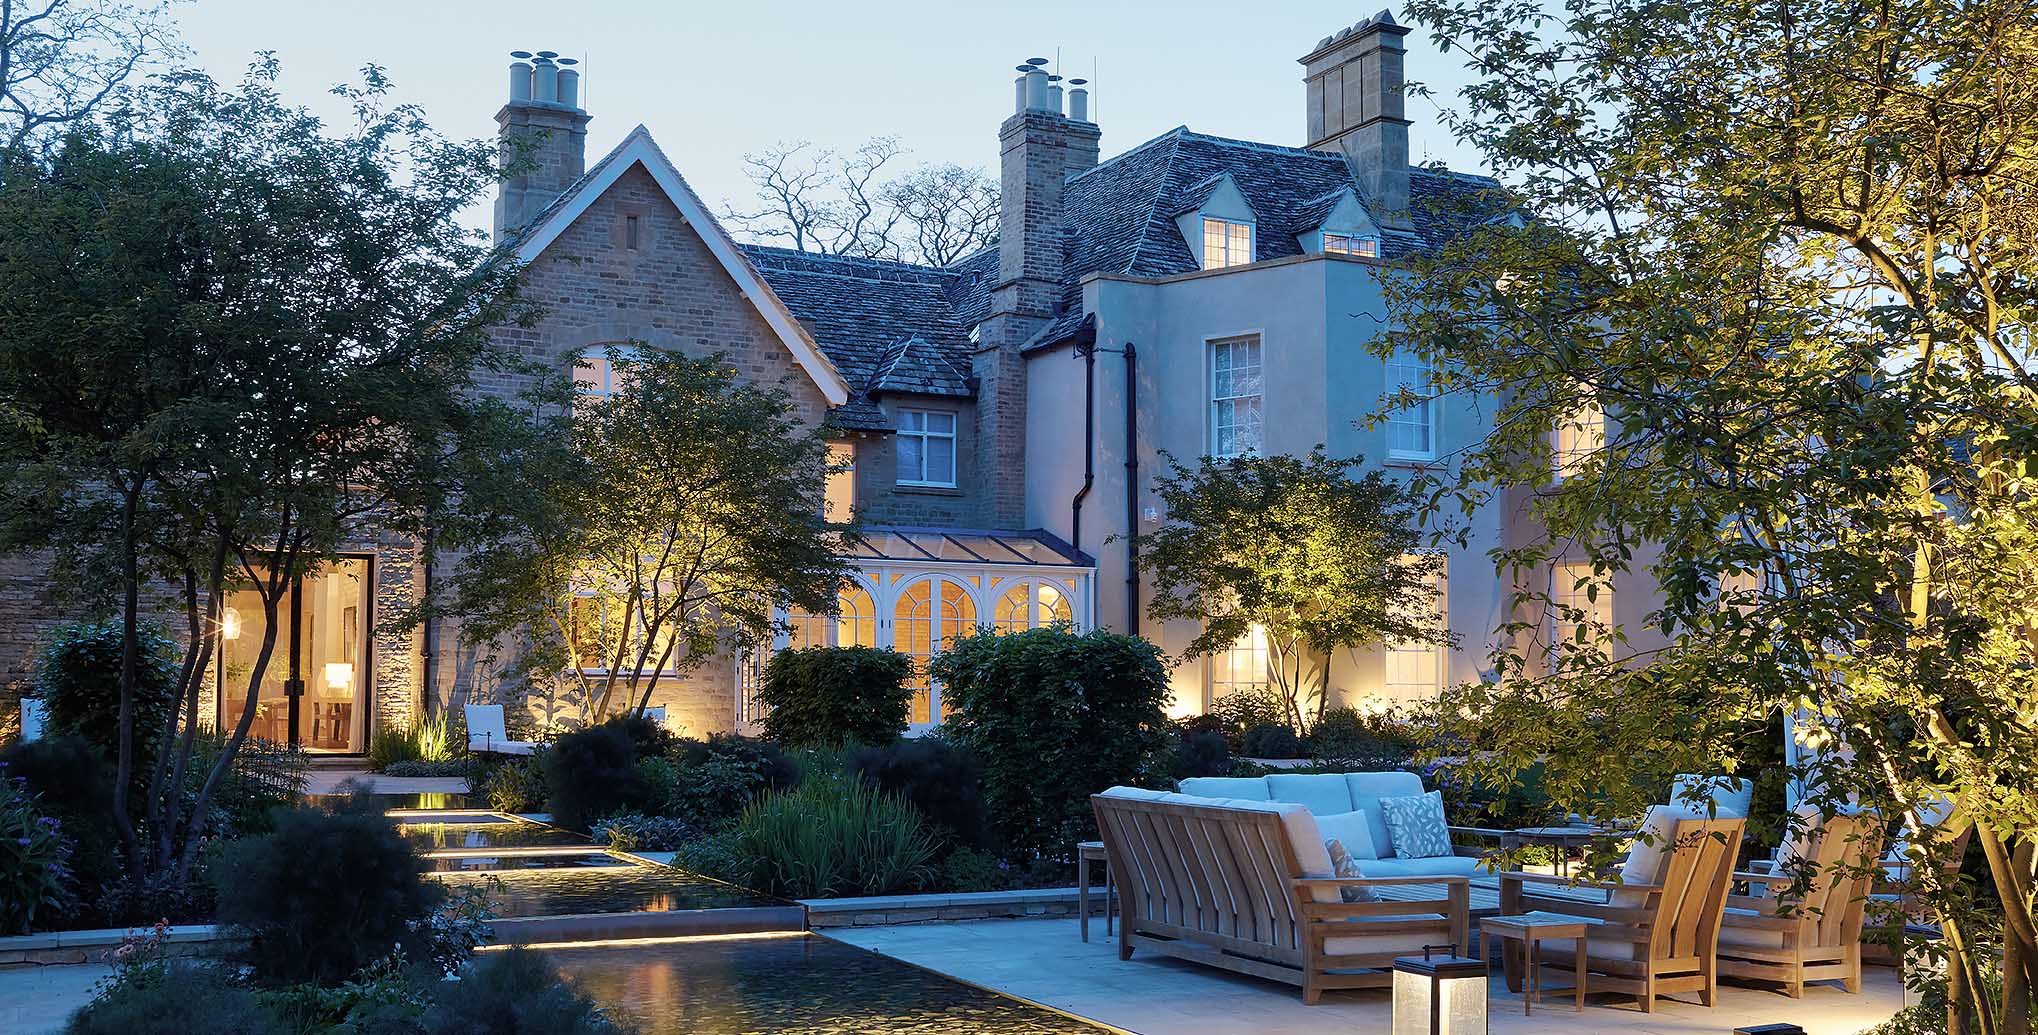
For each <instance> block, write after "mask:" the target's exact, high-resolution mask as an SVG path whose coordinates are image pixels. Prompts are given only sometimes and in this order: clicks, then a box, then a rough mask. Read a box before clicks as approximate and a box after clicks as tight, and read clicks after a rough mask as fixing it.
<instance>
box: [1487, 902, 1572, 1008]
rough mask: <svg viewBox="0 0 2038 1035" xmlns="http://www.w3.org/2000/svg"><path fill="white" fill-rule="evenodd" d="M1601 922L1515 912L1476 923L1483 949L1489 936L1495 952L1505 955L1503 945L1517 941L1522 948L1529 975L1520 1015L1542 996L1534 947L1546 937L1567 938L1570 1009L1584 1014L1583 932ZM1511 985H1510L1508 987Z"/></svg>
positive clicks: (1540, 975)
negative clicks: (1570, 948)
mask: <svg viewBox="0 0 2038 1035" xmlns="http://www.w3.org/2000/svg"><path fill="white" fill-rule="evenodd" d="M1600 922H1601V921H1599V920H1597V919H1594V918H1592V917H1586V916H1566V915H1564V914H1563V913H1543V912H1536V913H1518V914H1516V915H1514V916H1489V917H1486V918H1485V919H1482V920H1480V921H1479V944H1480V946H1481V948H1482V950H1483V948H1484V946H1485V944H1486V939H1487V937H1488V936H1491V937H1492V938H1493V940H1494V943H1495V949H1496V950H1497V951H1499V952H1502V953H1505V952H1506V947H1507V946H1506V943H1508V942H1510V941H1515V942H1520V943H1521V946H1522V961H1523V969H1525V970H1526V971H1527V972H1528V981H1527V986H1526V987H1525V988H1523V989H1522V996H1521V1012H1522V1014H1523V1015H1524V1016H1526V1015H1528V1014H1529V1013H1530V1012H1531V1008H1532V1007H1533V1006H1534V1004H1535V1001H1536V1000H1537V999H1539V998H1541V997H1542V994H1543V977H1542V970H1543V968H1542V960H1541V959H1540V958H1538V956H1539V954H1538V952H1537V948H1538V947H1539V946H1540V945H1541V943H1542V941H1543V939H1545V938H1569V939H1571V944H1572V946H1573V948H1574V949H1575V950H1576V951H1575V953H1574V959H1573V962H1572V964H1571V1006H1572V1008H1573V1009H1575V1010H1577V1011H1579V1012H1580V1013H1583V1012H1584V1010H1585V932H1586V930H1587V929H1588V928H1591V927H1594V926H1597V925H1598V924H1599V923H1600ZM1511 984H1512V982H1510V985H1511Z"/></svg>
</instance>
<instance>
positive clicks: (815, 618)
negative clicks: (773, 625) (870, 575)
mask: <svg viewBox="0 0 2038 1035" xmlns="http://www.w3.org/2000/svg"><path fill="white" fill-rule="evenodd" d="M786 624H787V625H788V627H789V634H788V635H787V637H786V647H787V648H788V649H791V650H798V649H799V648H801V647H875V646H877V608H876V607H875V606H874V605H873V604H872V602H871V598H870V590H868V589H866V588H864V587H863V586H861V585H859V584H857V583H854V582H848V583H844V584H843V586H842V592H840V593H839V594H837V595H836V597H835V615H834V617H833V618H830V617H829V616H828V615H817V614H811V613H809V612H806V611H802V610H800V609H798V608H794V609H792V610H791V611H790V612H788V613H787V615H786Z"/></svg>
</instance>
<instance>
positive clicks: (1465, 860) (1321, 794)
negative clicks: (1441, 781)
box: [1182, 772, 1505, 877]
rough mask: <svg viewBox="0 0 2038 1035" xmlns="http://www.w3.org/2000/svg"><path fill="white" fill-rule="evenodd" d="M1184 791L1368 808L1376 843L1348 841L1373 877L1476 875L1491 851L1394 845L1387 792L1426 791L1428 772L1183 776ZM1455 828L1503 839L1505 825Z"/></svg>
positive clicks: (1337, 809) (1313, 811)
mask: <svg viewBox="0 0 2038 1035" xmlns="http://www.w3.org/2000/svg"><path fill="white" fill-rule="evenodd" d="M1182 793H1183V794H1188V795H1194V796H1197V797H1202V798H1220V799H1222V798H1229V799H1243V800H1246V801H1262V802H1292V803H1294V804H1297V805H1300V806H1302V807H1303V808H1305V809H1308V810H1309V813H1310V815H1312V816H1319V817H1320V816H1329V815H1335V814H1337V813H1341V812H1364V813H1365V814H1366V828H1367V829H1368V830H1369V831H1371V837H1370V840H1371V841H1372V845H1371V846H1370V849H1369V848H1368V847H1367V846H1365V845H1357V844H1347V845H1346V846H1345V849H1346V850H1347V851H1349V852H1351V853H1352V857H1353V858H1354V859H1357V860H1358V862H1359V868H1360V869H1362V870H1364V871H1365V874H1366V876H1368V877H1426V876H1445V877H1450V876H1456V877H1470V876H1472V875H1474V874H1476V873H1479V872H1480V869H1479V864H1480V861H1481V860H1482V859H1484V858H1485V856H1486V852H1485V851H1483V850H1481V849H1479V848H1476V847H1466V846H1458V847H1455V848H1454V849H1453V852H1454V854H1452V855H1443V856H1433V857H1430V858H1423V859H1410V858H1405V857H1403V856H1401V855H1400V854H1399V853H1396V852H1395V851H1394V841H1393V837H1392V835H1390V834H1389V833H1388V830H1387V820H1386V819H1385V817H1384V815H1383V814H1382V813H1381V811H1380V799H1381V798H1404V797H1413V796H1415V795H1418V794H1421V793H1423V789H1422V777H1420V776H1417V775H1416V774H1414V773H1408V772H1390V773H1273V774H1271V775H1268V776H1198V777H1191V778H1189V779H1187V780H1183V781H1182ZM1447 829H1449V831H1450V832H1451V833H1453V834H1467V835H1473V836H1477V837H1482V838H1486V839H1489V840H1497V839H1498V838H1500V837H1501V836H1502V835H1503V834H1504V833H1505V831H1500V830H1488V829H1485V828H1482V827H1458V826H1454V827H1449V828H1447Z"/></svg>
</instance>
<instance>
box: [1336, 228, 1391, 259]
mask: <svg viewBox="0 0 2038 1035" xmlns="http://www.w3.org/2000/svg"><path fill="white" fill-rule="evenodd" d="M1323 250H1324V251H1326V252H1332V253H1335V254H1338V255H1360V256H1364V257H1365V258H1368V259H1377V258H1379V257H1380V241H1379V239H1378V238H1375V237H1354V236H1352V235H1351V234H1333V233H1329V232H1326V233H1325V234H1324V235H1323Z"/></svg>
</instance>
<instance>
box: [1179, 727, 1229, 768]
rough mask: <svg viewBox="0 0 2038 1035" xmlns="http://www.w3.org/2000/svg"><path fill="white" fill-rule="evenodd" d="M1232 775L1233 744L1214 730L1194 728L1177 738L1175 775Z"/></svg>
mask: <svg viewBox="0 0 2038 1035" xmlns="http://www.w3.org/2000/svg"><path fill="white" fill-rule="evenodd" d="M1229 775H1231V744H1230V742H1229V741H1226V740H1225V739H1224V734H1222V733H1218V732H1216V731H1214V730H1192V731H1190V732H1187V733H1184V734H1182V735H1181V736H1180V737H1179V738H1177V739H1176V740H1175V764H1174V776H1175V779H1177V780H1186V779H1189V778H1190V777H1195V776H1229Z"/></svg>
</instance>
